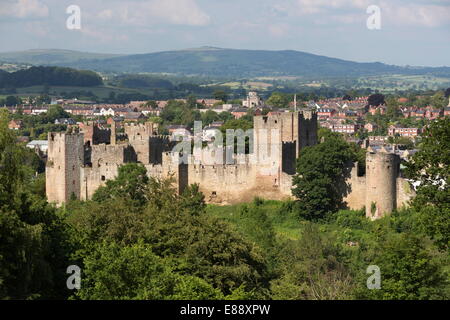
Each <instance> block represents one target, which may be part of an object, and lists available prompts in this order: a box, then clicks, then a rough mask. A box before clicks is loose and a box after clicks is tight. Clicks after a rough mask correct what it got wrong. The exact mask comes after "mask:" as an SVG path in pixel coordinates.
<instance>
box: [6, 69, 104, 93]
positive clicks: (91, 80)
mask: <svg viewBox="0 0 450 320" xmlns="http://www.w3.org/2000/svg"><path fill="white" fill-rule="evenodd" d="M43 84H46V85H57V86H80V87H93V86H99V85H102V84H103V81H102V78H101V77H100V76H99V75H98V74H96V73H95V72H92V71H86V70H75V69H71V68H61V67H31V68H29V69H26V70H19V71H16V72H12V73H8V72H0V88H8V87H15V88H23V87H30V86H35V85H43Z"/></svg>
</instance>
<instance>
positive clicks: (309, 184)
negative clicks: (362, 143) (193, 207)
mask: <svg viewBox="0 0 450 320" xmlns="http://www.w3.org/2000/svg"><path fill="white" fill-rule="evenodd" d="M322 140H323V142H322V143H319V144H318V145H315V146H310V147H305V148H303V149H302V151H301V152H300V155H299V159H298V160H297V173H296V175H295V176H294V178H293V188H292V194H293V195H294V196H295V197H296V198H297V199H298V202H297V206H298V210H299V215H300V216H302V217H304V218H306V219H312V220H316V219H321V218H324V217H325V216H326V214H327V213H331V212H336V211H337V210H338V209H339V208H343V207H344V206H345V204H344V203H343V197H344V196H345V195H346V193H347V192H348V186H347V184H346V178H347V177H348V175H349V171H350V167H351V165H352V162H353V161H356V160H357V157H356V155H355V153H354V152H353V151H352V150H351V148H350V146H349V144H348V143H347V142H345V141H344V140H343V139H342V138H341V137H340V136H339V135H337V134H332V133H329V134H328V135H327V136H324V137H323V139H322Z"/></svg>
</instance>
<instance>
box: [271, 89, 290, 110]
mask: <svg viewBox="0 0 450 320" xmlns="http://www.w3.org/2000/svg"><path fill="white" fill-rule="evenodd" d="M267 104H268V105H270V106H273V107H276V108H287V107H288V105H289V98H288V97H287V95H285V94H283V93H281V92H274V93H272V95H271V96H270V98H269V99H268V100H267Z"/></svg>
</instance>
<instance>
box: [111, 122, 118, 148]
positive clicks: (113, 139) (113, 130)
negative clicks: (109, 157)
mask: <svg viewBox="0 0 450 320" xmlns="http://www.w3.org/2000/svg"><path fill="white" fill-rule="evenodd" d="M116 142H117V141H116V121H115V120H114V118H113V121H112V123H111V145H113V146H115V145H116Z"/></svg>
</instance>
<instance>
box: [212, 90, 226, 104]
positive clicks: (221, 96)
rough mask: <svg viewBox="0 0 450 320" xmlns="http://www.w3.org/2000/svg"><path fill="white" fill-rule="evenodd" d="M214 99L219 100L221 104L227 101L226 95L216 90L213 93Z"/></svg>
mask: <svg viewBox="0 0 450 320" xmlns="http://www.w3.org/2000/svg"><path fill="white" fill-rule="evenodd" d="M213 96H214V99H216V100H221V101H223V102H227V101H228V94H227V93H226V92H225V91H223V90H216V91H214V93H213Z"/></svg>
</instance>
